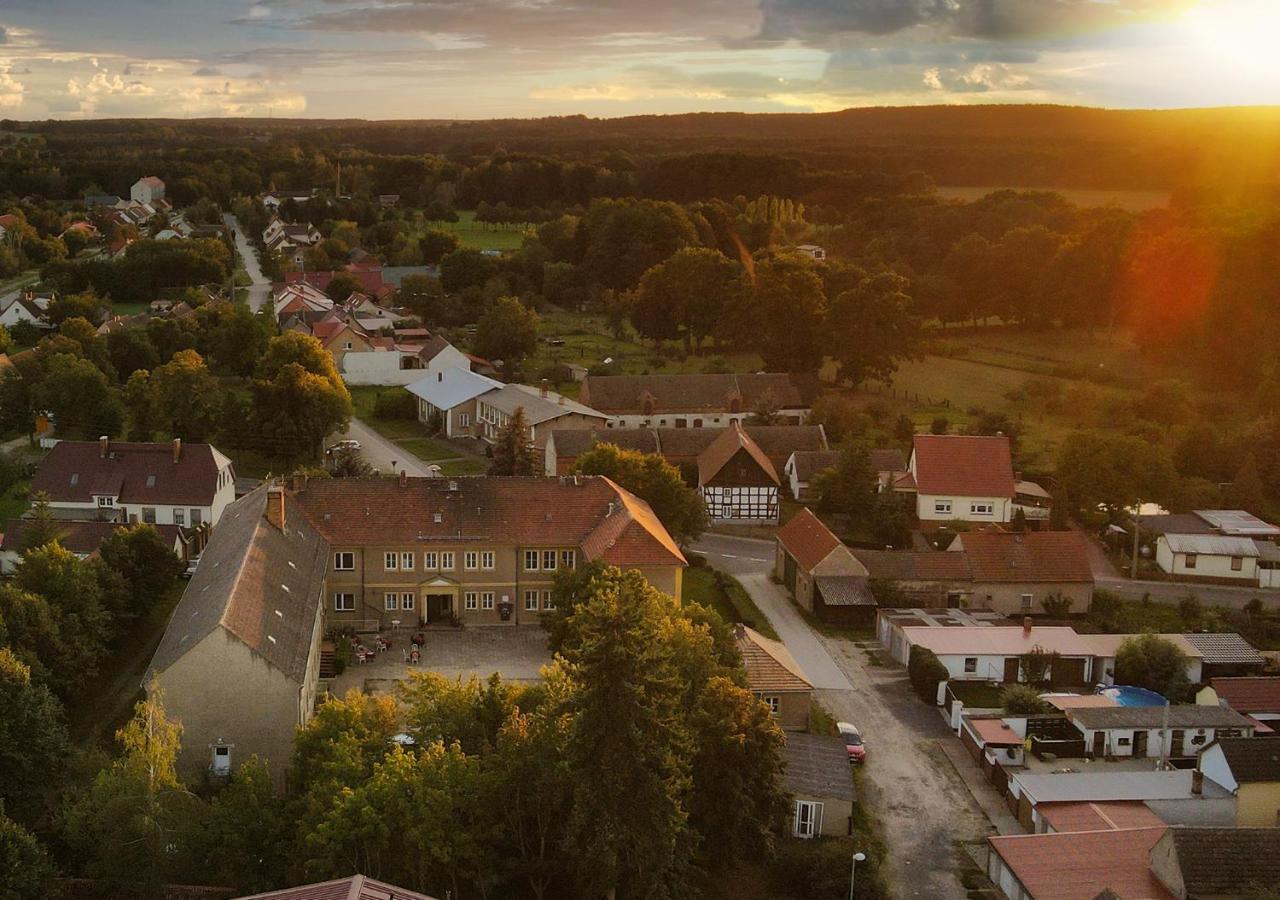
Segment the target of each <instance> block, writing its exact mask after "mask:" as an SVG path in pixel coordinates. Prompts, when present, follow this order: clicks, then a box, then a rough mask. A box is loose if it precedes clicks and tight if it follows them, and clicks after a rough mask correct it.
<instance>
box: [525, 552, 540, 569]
mask: <svg viewBox="0 0 1280 900" xmlns="http://www.w3.org/2000/svg"><path fill="white" fill-rule="evenodd" d="M524 570H525V571H526V572H536V571H538V551H537V550H526V551H524Z"/></svg>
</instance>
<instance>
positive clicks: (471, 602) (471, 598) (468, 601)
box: [462, 591, 480, 609]
mask: <svg viewBox="0 0 1280 900" xmlns="http://www.w3.org/2000/svg"><path fill="white" fill-rule="evenodd" d="M462 600H463V605H464V606H466V608H467V609H479V608H480V595H479V594H478V593H476V592H475V591H467V592H466V593H465V594H463V595H462Z"/></svg>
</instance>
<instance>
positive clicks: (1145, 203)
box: [936, 186, 1169, 212]
mask: <svg viewBox="0 0 1280 900" xmlns="http://www.w3.org/2000/svg"><path fill="white" fill-rule="evenodd" d="M993 191H1053V192H1054V193H1055V194H1061V195H1062V196H1063V197H1065V198H1067V200H1068V201H1070V202H1071V203H1074V204H1075V205H1076V206H1117V207H1119V208H1120V209H1124V210H1128V211H1129V212H1146V211H1147V210H1151V209H1164V208H1165V207H1166V206H1168V205H1169V192H1168V191H1109V190H1095V189H1093V188H1056V187H1046V188H1034V187H942V186H939V187H938V188H936V193H937V194H938V196H939V197H946V198H947V199H950V200H968V201H973V200H981V199H982V198H983V197H985V196H987V194H990V193H992V192H993Z"/></svg>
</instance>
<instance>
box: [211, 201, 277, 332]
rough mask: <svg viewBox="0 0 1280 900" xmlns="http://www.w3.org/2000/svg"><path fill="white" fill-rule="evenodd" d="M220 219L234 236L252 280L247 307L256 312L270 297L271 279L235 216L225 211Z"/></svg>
mask: <svg viewBox="0 0 1280 900" xmlns="http://www.w3.org/2000/svg"><path fill="white" fill-rule="evenodd" d="M222 221H223V222H225V223H226V226H227V227H228V228H230V229H231V231H232V233H233V234H235V236H236V251H237V252H238V253H239V254H240V261H241V262H242V263H243V264H244V270H245V271H246V272H248V273H249V280H250V281H252V282H253V283H252V284H251V285H249V308H250V309H251V310H253V311H254V312H257V311H258V310H259V309H260V308H261V307H262V304H264V303H266V302H267V300H268V299H270V297H271V281H270V280H269V279H268V278H267V276H265V275H263V274H262V266H260V265H259V264H258V253H257V251H256V250H254V249H253V245H252V244H250V243H249V239H248V238H247V237H246V236H245V233H244V229H243V228H241V227H240V223H239V222H238V221H236V217H235V216H233V215H231V213H226V214H225V215H223V217H222Z"/></svg>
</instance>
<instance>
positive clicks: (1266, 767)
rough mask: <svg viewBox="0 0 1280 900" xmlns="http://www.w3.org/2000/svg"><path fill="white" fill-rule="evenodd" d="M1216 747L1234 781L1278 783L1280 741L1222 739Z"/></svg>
mask: <svg viewBox="0 0 1280 900" xmlns="http://www.w3.org/2000/svg"><path fill="white" fill-rule="evenodd" d="M1217 745H1218V747H1220V748H1221V749H1222V755H1223V756H1224V757H1226V760H1227V765H1228V766H1230V767H1231V774H1232V776H1233V777H1234V778H1235V780H1236V781H1238V782H1241V783H1246V784H1247V783H1252V782H1271V781H1276V782H1280V741H1278V740H1276V739H1275V738H1266V737H1261V738H1259V737H1252V738H1222V739H1221V740H1219V741H1218V742H1217Z"/></svg>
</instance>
